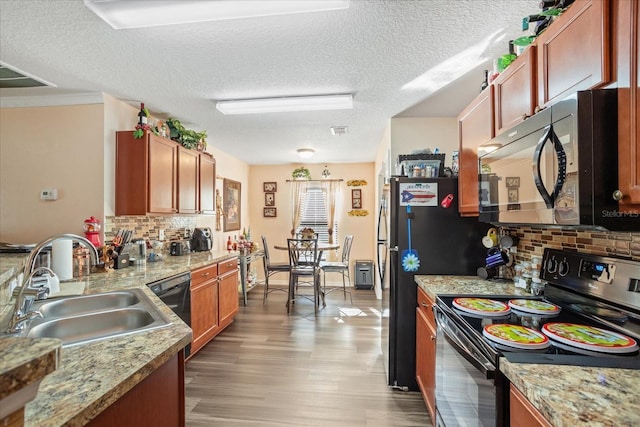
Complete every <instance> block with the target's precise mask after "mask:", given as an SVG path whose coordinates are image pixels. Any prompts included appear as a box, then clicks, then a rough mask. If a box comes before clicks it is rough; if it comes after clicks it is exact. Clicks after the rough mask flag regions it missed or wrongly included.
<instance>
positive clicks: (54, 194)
mask: <svg viewBox="0 0 640 427" xmlns="http://www.w3.org/2000/svg"><path fill="white" fill-rule="evenodd" d="M40 200H58V189H57V188H45V189H44V190H40Z"/></svg>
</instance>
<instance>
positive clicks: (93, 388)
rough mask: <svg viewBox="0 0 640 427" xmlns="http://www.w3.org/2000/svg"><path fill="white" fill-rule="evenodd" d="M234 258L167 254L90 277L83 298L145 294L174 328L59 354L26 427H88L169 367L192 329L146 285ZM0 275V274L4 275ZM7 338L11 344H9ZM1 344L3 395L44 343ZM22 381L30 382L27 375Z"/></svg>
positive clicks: (223, 254)
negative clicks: (136, 291) (103, 294)
mask: <svg viewBox="0 0 640 427" xmlns="http://www.w3.org/2000/svg"><path fill="white" fill-rule="evenodd" d="M236 256H237V253H235V252H231V253H229V252H226V251H224V252H222V251H220V252H198V253H193V254H190V255H185V256H179V257H171V256H168V255H167V256H165V257H164V258H163V261H160V262H154V263H147V264H146V265H142V266H138V267H129V268H126V269H123V270H113V271H110V272H108V273H95V274H92V275H91V276H89V278H88V279H87V280H85V281H84V291H83V293H84V294H89V293H97V292H108V291H113V290H119V289H127V288H141V289H144V290H145V293H146V294H147V295H148V296H149V297H150V298H151V300H152V301H154V302H155V303H156V304H157V306H158V307H159V308H160V310H161V311H162V312H163V313H164V314H165V315H166V316H167V317H168V318H169V319H170V320H171V325H169V326H167V327H163V328H159V329H154V330H150V331H146V332H141V333H136V334H131V335H126V336H122V337H115V338H110V339H105V340H102V341H96V342H93V343H89V344H85V345H80V346H72V347H66V348H62V349H60V357H59V362H58V366H57V369H56V370H54V371H53V372H52V373H50V374H49V375H47V376H46V377H45V378H44V380H43V381H42V383H41V384H40V388H39V392H38V395H37V396H36V398H35V400H33V401H32V402H31V403H29V404H27V406H26V408H25V426H38V427H41V426H60V425H74V426H76V425H84V424H86V423H87V422H88V421H90V420H91V419H93V418H94V417H95V416H96V415H97V414H99V413H100V412H102V410H104V409H105V408H107V407H108V406H109V405H111V404H112V403H114V402H115V401H116V400H118V399H119V398H120V397H121V396H122V395H124V394H125V393H126V392H127V391H129V390H130V389H131V388H133V387H134V386H135V385H136V384H138V383H139V382H140V381H142V380H143V379H144V378H146V377H147V376H148V375H149V374H150V373H152V372H153V371H154V370H155V369H157V368H158V367H160V366H161V365H163V364H164V363H165V362H167V361H168V360H169V359H170V358H171V357H173V356H174V355H175V354H176V353H177V352H178V351H180V349H182V348H184V347H185V346H186V345H187V344H188V343H189V342H191V329H190V328H189V327H188V326H187V325H186V324H185V323H184V322H182V320H181V319H180V318H179V317H178V316H176V315H175V314H174V313H173V311H171V309H170V308H169V307H167V306H166V305H165V304H164V303H162V301H160V299H159V298H158V297H157V296H156V295H155V294H154V293H153V292H151V291H150V290H149V288H148V287H147V286H146V284H147V283H149V282H153V281H156V280H160V279H163V278H165V277H169V276H173V275H176V274H179V273H182V272H186V271H190V270H193V269H194V268H198V267H202V266H205V265H209V264H212V263H216V262H219V261H223V260H225V259H228V258H232V257H236ZM0 258H2V256H0ZM2 265H3V266H5V265H7V263H3V264H2ZM2 273H3V271H0V275H2ZM61 288H62V289H63V290H64V288H65V283H61ZM5 308H6V307H5ZM3 326H4V325H3ZM9 339H10V340H12V341H11V342H9V341H5V340H9ZM16 340H17V341H16ZM1 341H2V344H0V355H1V356H2V361H3V363H2V366H1V367H0V384H3V391H5V390H4V384H5V381H10V378H11V377H10V375H11V372H14V370H15V369H18V370H19V369H20V366H26V365H28V364H29V363H32V362H33V360H37V359H38V358H41V357H42V356H41V353H42V347H43V345H44V344H43V342H42V341H43V340H30V339H21V338H2V339H1ZM46 341H47V342H48V345H49V346H51V347H52V348H55V347H59V341H58V340H49V339H47V340H46ZM51 342H55V344H52V343H51ZM5 360H13V361H15V362H13V363H12V369H9V367H10V366H5V365H7V364H5V362H4V361H5ZM19 360H22V361H23V363H20V362H18V361H19ZM50 363H54V362H53V361H51V362H50ZM45 365H46V364H45ZM53 367H55V364H54V365H53ZM43 369H44V368H43ZM22 378H23V379H22V381H29V379H28V375H27V377H26V378H25V377H24V376H23V377H22ZM15 385H16V386H19V384H17V383H16V384H15ZM18 388H20V387H18ZM7 392H10V390H7Z"/></svg>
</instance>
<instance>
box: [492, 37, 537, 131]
mask: <svg viewBox="0 0 640 427" xmlns="http://www.w3.org/2000/svg"><path fill="white" fill-rule="evenodd" d="M534 52H535V46H529V48H528V49H526V50H525V51H524V52H523V53H522V55H520V56H519V57H518V58H517V59H516V60H515V61H513V63H512V64H511V65H509V67H508V68H507V69H506V70H505V71H504V72H503V73H502V74H500V75H499V76H498V78H497V79H496V80H495V82H493V86H494V95H493V96H494V100H495V129H496V131H495V133H496V135H499V134H501V133H502V132H504V131H505V130H508V129H510V128H512V127H513V126H515V125H517V124H518V123H520V122H522V121H523V120H525V119H526V118H527V117H529V116H531V115H533V112H534V109H535V106H536V100H537V99H536V85H535V53H534Z"/></svg>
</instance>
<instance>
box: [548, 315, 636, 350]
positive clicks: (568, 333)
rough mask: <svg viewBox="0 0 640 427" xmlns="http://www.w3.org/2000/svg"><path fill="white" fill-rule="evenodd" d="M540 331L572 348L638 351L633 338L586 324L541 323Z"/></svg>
mask: <svg viewBox="0 0 640 427" xmlns="http://www.w3.org/2000/svg"><path fill="white" fill-rule="evenodd" d="M542 332H543V333H544V334H545V335H547V336H548V337H549V338H551V339H552V340H553V341H554V343H556V342H559V343H561V344H566V345H569V346H571V347H572V348H573V349H576V348H577V349H579V350H592V351H596V352H600V353H618V354H620V353H634V352H637V351H638V344H637V343H636V341H635V340H634V339H633V338H630V337H628V336H626V335H622V334H618V333H615V332H612V331H608V330H605V329H600V328H595V327H592V326H587V325H580V324H576V323H562V322H552V323H547V324H545V325H543V326H542Z"/></svg>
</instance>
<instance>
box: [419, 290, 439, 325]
mask: <svg viewBox="0 0 640 427" xmlns="http://www.w3.org/2000/svg"><path fill="white" fill-rule="evenodd" d="M432 306H433V300H432V299H431V298H429V295H427V293H426V292H425V291H423V290H422V289H420V288H418V308H419V309H420V310H421V311H422V313H424V315H425V316H427V320H428V321H429V323H430V324H431V326H432V327H433V328H434V329H435V327H436V318H435V316H434V315H433V308H432Z"/></svg>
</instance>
